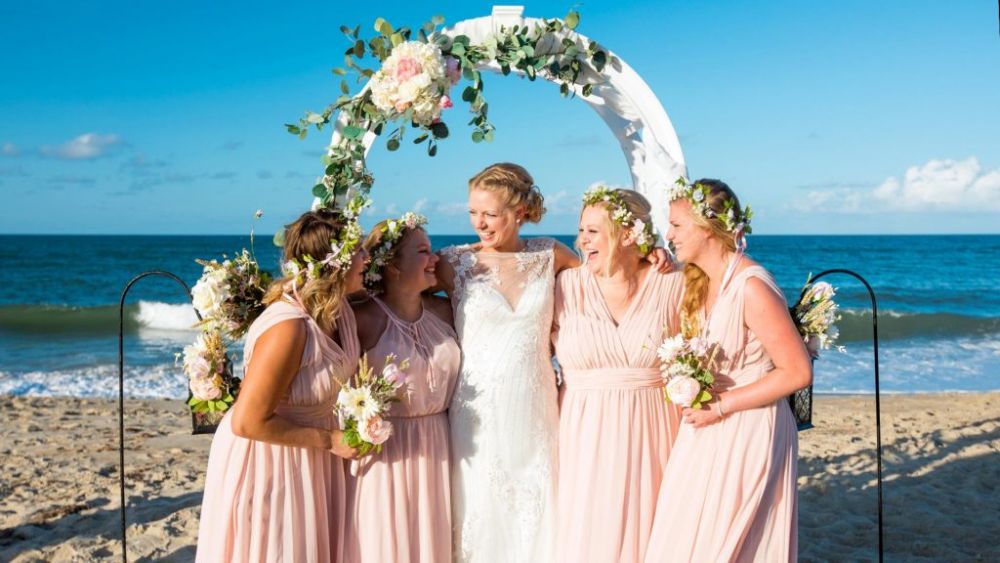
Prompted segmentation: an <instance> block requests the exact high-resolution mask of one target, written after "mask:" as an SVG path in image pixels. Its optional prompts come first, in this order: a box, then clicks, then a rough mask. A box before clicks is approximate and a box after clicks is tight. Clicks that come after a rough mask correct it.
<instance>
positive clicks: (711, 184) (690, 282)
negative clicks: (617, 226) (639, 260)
mask: <svg viewBox="0 0 1000 563" xmlns="http://www.w3.org/2000/svg"><path fill="white" fill-rule="evenodd" d="M694 183H695V184H701V185H702V186H705V187H707V188H708V194H707V195H706V197H705V205H706V206H707V207H709V208H711V209H712V210H713V211H715V217H713V218H711V219H709V218H708V217H705V216H703V215H701V214H700V213H697V212H694V211H693V210H692V213H691V216H692V217H693V218H694V224H695V225H698V226H699V227H702V228H704V229H708V231H709V233H711V235H712V237H714V238H715V239H717V240H718V241H719V242H720V243H722V247H723V248H725V249H726V250H728V251H729V252H736V241H735V240H734V239H733V233H732V232H730V231H728V230H727V229H726V224H725V223H723V222H722V220H721V219H719V217H721V216H722V215H724V214H725V209H726V207H725V204H726V202H727V201H732V209H733V211H734V213H736V221H737V222H738V221H741V220H742V219H743V217H742V216H741V215H742V212H741V211H740V210H741V209H743V208H742V207H740V200H739V198H737V197H736V194H735V193H734V192H733V190H732V189H731V188H730V187H729V185H728V184H726V183H725V182H723V181H721V180H713V179H709V178H705V179H701V180H697V181H695V182H694ZM707 299H708V275H707V274H705V272H704V271H703V270H702V269H701V268H699V267H698V266H695V265H694V264H685V265H684V300H683V302H682V303H681V331H682V332H683V334H684V336H685V337H687V338H692V337H694V336H697V335H698V333H699V332H701V326H700V324H699V321H698V314H699V312H700V311H702V310H703V309H704V307H705V301H706V300H707Z"/></svg>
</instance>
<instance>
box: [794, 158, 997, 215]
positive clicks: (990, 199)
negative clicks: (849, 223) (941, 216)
mask: <svg viewBox="0 0 1000 563" xmlns="http://www.w3.org/2000/svg"><path fill="white" fill-rule="evenodd" d="M789 207H790V208H791V209H792V210H794V211H801V212H810V211H820V210H822V211H827V212H833V213H880V212H885V211H894V212H926V211H942V212H993V211H1000V169H994V170H987V171H984V170H983V167H982V165H980V164H979V159H977V158H976V157H974V156H973V157H969V158H967V159H965V160H950V159H947V160H938V159H934V160H931V161H928V162H927V163H925V164H923V165H919V166H911V167H909V168H907V169H906V172H905V173H904V174H903V175H902V177H901V178H900V177H896V176H890V177H889V178H886V179H885V181H883V182H882V183H881V184H879V185H878V186H875V187H873V188H868V189H858V188H836V189H826V190H822V189H821V190H810V191H809V192H807V193H806V194H805V195H803V196H801V197H799V198H797V199H796V200H795V201H793V202H792V203H791V204H790V205H789Z"/></svg>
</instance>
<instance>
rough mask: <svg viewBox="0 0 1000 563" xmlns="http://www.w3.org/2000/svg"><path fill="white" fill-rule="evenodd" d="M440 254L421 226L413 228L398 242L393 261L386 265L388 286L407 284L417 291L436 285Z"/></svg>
mask: <svg viewBox="0 0 1000 563" xmlns="http://www.w3.org/2000/svg"><path fill="white" fill-rule="evenodd" d="M438 260H439V258H438V256H437V254H434V252H433V250H432V249H431V239H430V237H428V236H427V232H426V231H424V230H423V229H421V228H416V229H411V230H409V231H407V232H406V234H404V235H403V238H401V239H400V240H399V242H398V243H396V248H395V252H394V253H393V258H392V262H391V263H390V264H389V265H388V266H386V270H387V271H388V272H389V276H388V277H387V278H386V280H385V283H386V285H387V286H394V285H396V284H407V285H408V286H412V288H413V289H414V290H415V291H416V292H418V293H419V292H421V291H424V290H425V289H428V288H430V287H434V285H435V284H436V283H437V276H436V275H435V268H436V267H437V263H438Z"/></svg>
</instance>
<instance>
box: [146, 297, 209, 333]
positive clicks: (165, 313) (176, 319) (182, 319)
mask: <svg viewBox="0 0 1000 563" xmlns="http://www.w3.org/2000/svg"><path fill="white" fill-rule="evenodd" d="M135 317H136V320H138V321H139V324H140V325H142V326H143V328H149V329H156V330H183V331H190V330H193V328H192V327H194V325H195V324H197V322H198V317H197V316H196V315H195V312H194V307H192V306H191V305H190V304H186V303H185V304H180V305H176V304H172V303H161V302H159V301H139V311H138V312H137V313H136V315H135Z"/></svg>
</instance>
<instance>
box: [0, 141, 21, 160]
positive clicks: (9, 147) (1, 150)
mask: <svg viewBox="0 0 1000 563" xmlns="http://www.w3.org/2000/svg"><path fill="white" fill-rule="evenodd" d="M0 154H3V155H4V156H17V155H19V154H21V149H19V148H18V147H17V145H15V144H14V143H12V142H10V141H7V142H6V143H4V144H3V147H0Z"/></svg>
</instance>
